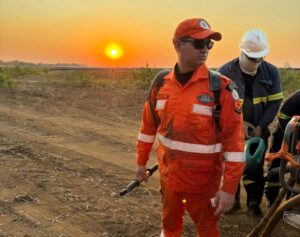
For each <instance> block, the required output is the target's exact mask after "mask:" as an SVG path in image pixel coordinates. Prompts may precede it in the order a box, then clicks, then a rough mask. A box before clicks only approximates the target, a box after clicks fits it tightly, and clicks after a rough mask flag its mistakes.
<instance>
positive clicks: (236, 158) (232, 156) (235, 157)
mask: <svg viewBox="0 0 300 237" xmlns="http://www.w3.org/2000/svg"><path fill="white" fill-rule="evenodd" d="M224 157H225V161H231V162H244V161H245V160H246V154H245V152H224Z"/></svg>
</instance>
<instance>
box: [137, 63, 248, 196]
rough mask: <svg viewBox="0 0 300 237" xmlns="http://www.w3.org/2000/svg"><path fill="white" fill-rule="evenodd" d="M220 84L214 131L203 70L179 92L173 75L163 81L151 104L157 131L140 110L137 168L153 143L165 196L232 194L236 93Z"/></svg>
mask: <svg viewBox="0 0 300 237" xmlns="http://www.w3.org/2000/svg"><path fill="white" fill-rule="evenodd" d="M220 79H221V85H222V89H221V91H220V105H221V113H220V119H219V125H218V124H216V121H215V119H214V117H213V116H212V109H213V106H214V105H215V104H214V94H213V92H212V91H211V89H210V85H209V78H208V69H207V67H206V65H202V66H200V67H199V68H198V69H197V70H196V71H195V72H194V73H193V76H192V78H191V79H190V80H189V81H188V82H187V83H186V84H185V85H184V86H182V85H181V84H180V83H179V82H178V81H177V80H176V78H175V74H174V70H173V71H171V72H170V73H169V74H168V75H166V76H165V77H164V79H163V80H164V83H163V85H162V87H161V88H160V89H159V91H158V93H157V94H156V98H152V99H153V101H156V104H155V113H157V115H158V117H159V120H160V122H159V126H158V128H156V127H155V124H154V122H153V118H152V116H151V111H150V108H149V104H148V102H146V103H145V105H144V111H143V120H142V125H141V129H140V133H139V136H138V141H137V157H136V161H137V165H146V163H147V161H148V159H149V153H150V151H151V149H152V146H153V143H154V141H155V138H156V137H157V138H158V147H157V149H156V153H157V159H158V165H159V172H160V178H161V181H162V182H164V184H165V185H166V186H167V187H168V188H170V189H171V190H174V191H178V192H192V193H199V192H200V193H201V192H207V193H215V192H216V191H217V190H218V189H219V188H220V184H221V182H222V184H221V185H222V187H221V189H222V190H223V191H225V192H228V193H231V194H234V193H235V192H236V188H237V184H238V182H239V180H240V178H241V176H242V172H243V169H244V166H245V153H244V130H243V120H242V114H241V112H240V111H241V110H240V104H239V103H240V102H239V98H238V95H237V92H236V91H235V90H231V89H229V87H228V85H229V84H230V83H232V82H231V80H229V79H228V78H226V77H224V76H221V78H220ZM152 96H153V94H152ZM224 161H225V162H224ZM224 163H225V165H224Z"/></svg>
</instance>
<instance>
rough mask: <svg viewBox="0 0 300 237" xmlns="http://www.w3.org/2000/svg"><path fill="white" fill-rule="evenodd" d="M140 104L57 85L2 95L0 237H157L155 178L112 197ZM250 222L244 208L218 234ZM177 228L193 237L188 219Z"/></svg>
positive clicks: (137, 98) (130, 161)
mask: <svg viewBox="0 0 300 237" xmlns="http://www.w3.org/2000/svg"><path fill="white" fill-rule="evenodd" d="M144 98H145V93H144V91H139V90H137V91H134V92H133V91H128V90H126V91H125V90H112V89H104V88H70V87H58V86H51V85H50V84H47V83H45V82H44V83H41V82H40V81H38V80H37V79H35V78H23V81H22V83H21V84H19V85H18V86H17V87H16V88H15V89H13V90H7V89H2V90H1V92H0V99H1V104H0V157H1V163H0V236H3V237H4V236H5V237H6V236H13V237H15V236H16V237H25V236H26V237H29V236H31V237H35V236H36V237H42V236H53V237H54V236H55V237H56V236H66V237H67V236H68V237H69V236H70V237H71V236H72V237H73V236H76V237H77V236H78V237H81V236H82V237H83V236H87V237H88V236H106V237H108V236H109V237H117V236H119V237H133V236H141V237H143V236H145V237H151V236H152V237H154V236H159V232H160V211H161V204H160V194H159V192H158V177H157V174H156V175H154V177H153V178H151V180H150V181H149V182H148V184H146V185H145V184H143V185H142V187H141V188H137V189H135V190H134V191H133V192H132V193H130V194H129V195H128V196H126V197H119V196H118V191H119V190H120V189H121V188H122V187H124V186H125V185H126V184H127V183H128V182H130V181H131V179H132V178H133V177H134V170H135V142H136V136H137V133H138V129H139V118H140V113H141V108H142V103H143V101H144ZM151 162H152V163H154V162H155V159H154V157H153V159H152V161H151ZM257 221H258V220H257V219H255V218H254V217H252V216H251V215H249V213H247V211H246V209H243V210H241V211H240V212H238V213H237V214H235V215H227V216H225V217H224V218H223V219H222V220H221V225H220V229H221V231H222V236H225V237H227V236H230V237H235V236H245V235H246V233H248V232H250V230H251V228H252V227H253V226H254V225H255V223H256V222H257ZM184 228H185V233H184V236H194V228H193V225H192V223H191V221H190V220H189V218H188V217H186V218H185V226H184ZM273 236H279V235H276V234H274V235H273ZM280 236H282V237H283V236H287V235H283V234H282V233H281V234H280ZM288 236H290V237H292V236H296V235H291V233H290V234H289V235H288Z"/></svg>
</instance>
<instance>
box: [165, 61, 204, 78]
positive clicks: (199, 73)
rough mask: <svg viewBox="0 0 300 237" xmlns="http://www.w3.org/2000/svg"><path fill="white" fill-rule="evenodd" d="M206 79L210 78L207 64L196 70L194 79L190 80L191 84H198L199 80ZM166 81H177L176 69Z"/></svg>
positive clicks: (168, 75)
mask: <svg viewBox="0 0 300 237" xmlns="http://www.w3.org/2000/svg"><path fill="white" fill-rule="evenodd" d="M206 78H208V68H207V66H206V64H202V65H201V66H199V67H198V68H197V69H196V70H195V72H194V74H193V76H192V78H191V79H190V80H189V82H196V81H198V80H201V79H206ZM165 79H170V80H172V81H175V80H176V77H175V70H174V68H173V70H172V71H171V72H170V73H169V74H167V75H166V76H165Z"/></svg>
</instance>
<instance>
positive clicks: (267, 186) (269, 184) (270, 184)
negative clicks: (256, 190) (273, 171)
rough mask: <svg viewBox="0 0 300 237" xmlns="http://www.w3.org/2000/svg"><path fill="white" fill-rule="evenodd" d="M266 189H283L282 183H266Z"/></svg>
mask: <svg viewBox="0 0 300 237" xmlns="http://www.w3.org/2000/svg"><path fill="white" fill-rule="evenodd" d="M265 187H266V188H269V187H281V183H280V182H266V185H265Z"/></svg>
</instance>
